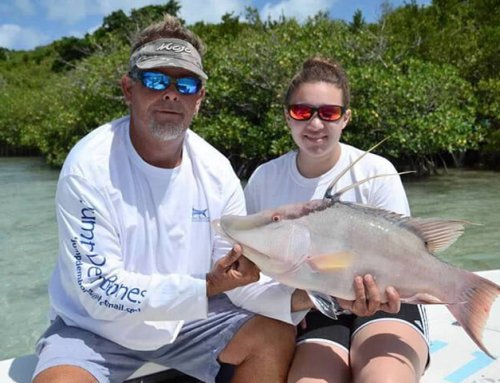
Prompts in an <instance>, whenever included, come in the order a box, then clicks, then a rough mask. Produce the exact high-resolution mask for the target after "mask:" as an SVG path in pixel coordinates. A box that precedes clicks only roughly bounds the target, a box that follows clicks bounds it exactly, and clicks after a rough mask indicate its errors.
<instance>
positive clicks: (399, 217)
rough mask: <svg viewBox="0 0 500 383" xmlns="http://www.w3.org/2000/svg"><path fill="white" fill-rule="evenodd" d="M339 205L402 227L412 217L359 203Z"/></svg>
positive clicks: (341, 202) (340, 202)
mask: <svg viewBox="0 0 500 383" xmlns="http://www.w3.org/2000/svg"><path fill="white" fill-rule="evenodd" d="M337 203H338V204H341V205H345V206H348V207H350V208H352V209H357V210H360V211H362V212H364V213H367V214H370V215H372V216H375V217H380V218H383V219H385V220H387V221H389V222H391V223H394V224H398V225H402V224H404V223H405V222H407V221H408V220H410V219H411V218H410V217H408V216H406V215H403V214H399V213H394V212H393V211H390V210H386V209H381V208H379V207H372V206H370V205H363V204H359V203H355V202H346V201H339V202H337Z"/></svg>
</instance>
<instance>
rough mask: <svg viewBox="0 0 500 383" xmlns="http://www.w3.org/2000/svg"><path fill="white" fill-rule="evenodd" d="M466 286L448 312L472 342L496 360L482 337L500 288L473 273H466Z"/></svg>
mask: <svg viewBox="0 0 500 383" xmlns="http://www.w3.org/2000/svg"><path fill="white" fill-rule="evenodd" d="M463 278H464V284H463V285H462V286H463V287H462V289H461V290H460V292H459V294H458V295H459V296H458V297H456V299H454V300H453V301H454V302H463V303H455V304H450V305H447V307H448V310H450V312H451V313H452V314H453V316H454V317H455V318H456V319H457V321H458V323H459V324H460V326H462V328H463V329H464V330H465V332H466V333H467V334H469V336H470V337H471V338H472V340H473V341H474V342H475V343H476V344H477V345H478V347H479V348H480V349H481V350H483V351H484V352H485V353H486V354H487V355H488V356H489V357H491V358H493V359H496V357H494V356H493V355H492V354H491V353H490V352H489V351H488V350H487V349H486V346H485V345H484V344H483V340H482V335H483V330H484V327H485V325H486V322H487V320H488V317H489V313H490V310H491V306H492V305H493V302H495V299H496V298H497V297H498V295H500V286H498V285H497V284H495V283H493V282H491V281H489V280H488V279H485V278H483V277H481V276H479V275H476V274H473V273H464V276H463Z"/></svg>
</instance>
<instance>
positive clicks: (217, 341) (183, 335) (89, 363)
mask: <svg viewBox="0 0 500 383" xmlns="http://www.w3.org/2000/svg"><path fill="white" fill-rule="evenodd" d="M208 309H209V314H208V318H207V319H202V320H196V321H192V322H187V323H185V324H184V326H183V327H182V330H181V332H180V333H179V336H178V337H177V339H176V340H175V341H174V342H173V343H171V344H168V345H166V346H164V347H161V348H159V349H158V350H155V351H134V350H130V349H128V348H125V347H122V346H120V345H119V344H116V343H114V342H111V341H109V340H107V339H105V338H102V337H100V336H98V335H95V334H94V333H91V332H89V331H86V330H82V329H80V328H77V327H69V326H66V324H65V323H64V322H63V321H62V319H60V318H56V320H55V321H53V322H52V323H51V325H50V326H49V328H48V329H47V331H45V333H44V334H43V335H42V337H41V338H40V340H39V341H38V343H37V347H36V348H37V354H38V358H39V361H38V365H37V366H36V369H35V373H34V376H35V375H36V374H38V373H39V372H41V371H42V370H45V369H47V368H49V367H54V366H58V365H63V364H69V365H73V366H79V367H82V368H84V369H85V370H87V371H89V372H90V373H91V374H92V375H94V377H95V378H96V379H97V380H98V381H99V382H100V383H105V382H120V383H121V382H123V381H124V380H125V379H127V378H128V377H129V376H130V375H131V374H132V373H134V371H136V370H137V369H138V368H139V367H141V366H142V365H143V364H144V363H145V362H154V363H158V364H160V365H164V366H166V367H170V368H174V369H176V370H179V371H181V372H183V373H185V374H188V375H191V376H193V377H195V378H197V379H199V380H201V381H204V382H214V381H215V377H216V376H217V373H218V372H219V369H220V364H219V362H218V360H217V357H218V355H219V354H220V352H221V351H222V350H223V349H224V348H225V347H226V345H227V344H228V343H229V341H230V340H231V338H232V337H233V336H234V334H236V332H237V331H238V330H239V329H240V328H241V326H242V325H243V324H245V323H246V321H247V320H249V319H251V318H252V317H253V316H254V315H255V314H253V313H250V312H248V311H246V310H244V309H241V308H238V307H236V306H234V305H233V304H232V303H231V301H230V300H229V299H228V298H227V296H226V295H225V294H221V295H219V296H217V297H214V298H211V299H210V300H209V305H208Z"/></svg>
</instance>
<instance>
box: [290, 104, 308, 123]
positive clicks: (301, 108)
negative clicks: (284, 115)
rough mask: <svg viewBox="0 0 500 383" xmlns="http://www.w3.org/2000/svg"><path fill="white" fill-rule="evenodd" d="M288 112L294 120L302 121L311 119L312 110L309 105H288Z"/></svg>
mask: <svg viewBox="0 0 500 383" xmlns="http://www.w3.org/2000/svg"><path fill="white" fill-rule="evenodd" d="M288 112H289V114H290V117H292V118H293V119H294V120H298V121H304V120H309V119H310V118H311V116H312V114H313V113H314V110H313V108H311V107H310V106H309V105H290V108H289V109H288Z"/></svg>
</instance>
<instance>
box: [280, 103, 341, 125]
mask: <svg viewBox="0 0 500 383" xmlns="http://www.w3.org/2000/svg"><path fill="white" fill-rule="evenodd" d="M346 110H347V108H346V107H345V106H340V105H321V106H318V107H316V106H312V105H307V104H292V105H289V106H288V114H289V115H290V117H292V118H293V119H294V120H297V121H307V120H310V119H311V118H312V116H314V114H315V113H316V112H318V117H319V118H320V120H323V121H328V122H333V121H337V120H340V118H341V117H342V116H343V115H344V113H345V112H346Z"/></svg>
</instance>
